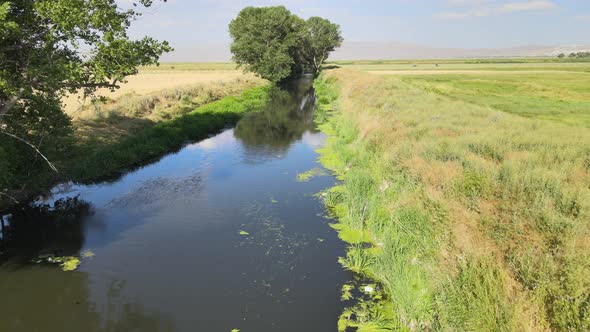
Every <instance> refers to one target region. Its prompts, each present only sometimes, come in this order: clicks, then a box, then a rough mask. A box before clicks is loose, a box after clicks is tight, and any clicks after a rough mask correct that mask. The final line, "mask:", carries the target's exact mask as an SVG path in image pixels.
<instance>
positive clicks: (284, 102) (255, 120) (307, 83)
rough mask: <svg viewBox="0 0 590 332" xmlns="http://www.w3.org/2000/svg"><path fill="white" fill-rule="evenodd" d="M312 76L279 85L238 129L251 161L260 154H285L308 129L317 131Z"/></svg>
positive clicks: (237, 133)
mask: <svg viewBox="0 0 590 332" xmlns="http://www.w3.org/2000/svg"><path fill="white" fill-rule="evenodd" d="M312 83H313V82H312V80H311V79H310V78H304V79H300V80H297V81H295V82H292V83H290V85H289V86H288V87H286V88H285V87H281V88H279V87H275V88H273V90H272V91H271V92H270V101H269V103H268V104H267V105H266V106H265V107H264V109H263V110H262V111H260V112H255V113H250V114H247V115H246V116H245V117H244V118H243V119H242V120H240V122H238V124H237V125H236V128H235V130H234V135H235V137H236V138H238V139H239V140H240V141H241V142H242V144H243V145H244V148H245V155H246V156H248V159H247V160H249V161H253V160H263V159H261V158H256V156H275V157H281V156H284V155H285V153H286V152H287V150H288V149H289V147H290V146H291V144H292V143H293V142H295V141H298V140H300V139H301V138H302V137H303V134H304V133H305V132H307V131H311V132H314V131H315V126H314V123H313V115H314V110H315V101H316V99H315V92H314V90H313V85H312Z"/></svg>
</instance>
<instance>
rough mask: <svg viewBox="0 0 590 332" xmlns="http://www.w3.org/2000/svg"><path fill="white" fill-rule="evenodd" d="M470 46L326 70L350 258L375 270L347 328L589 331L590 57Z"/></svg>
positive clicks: (326, 154)
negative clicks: (477, 50) (535, 55)
mask: <svg viewBox="0 0 590 332" xmlns="http://www.w3.org/2000/svg"><path fill="white" fill-rule="evenodd" d="M470 61H471V60H470ZM465 62H466V61H463V62H460V63H457V62H455V63H454V65H455V66H457V73H456V74H448V73H446V72H445V73H444V74H442V73H435V71H436V70H438V69H437V68H441V67H443V68H444V65H443V66H441V65H440V64H439V67H435V68H434V69H429V71H431V72H430V73H428V74H427V75H411V74H408V73H406V71H408V70H412V69H408V68H403V66H406V67H407V66H408V65H410V66H411V63H405V64H400V63H399V62H395V63H393V64H392V63H385V64H383V63H379V62H366V63H348V64H346V63H340V64H338V66H339V67H344V68H340V69H334V70H329V71H326V72H325V73H324V74H323V76H322V78H321V79H320V80H318V81H317V82H316V87H317V90H318V94H319V96H320V97H319V100H320V113H319V114H320V116H319V121H320V122H321V123H322V124H321V128H322V130H323V131H324V132H326V133H327V134H328V137H329V138H328V141H327V145H326V147H325V148H324V149H322V150H321V151H320V152H321V160H322V162H323V164H324V165H325V166H326V167H328V168H330V169H331V170H333V171H334V172H335V173H336V174H337V175H338V176H339V178H340V179H341V183H340V184H339V185H338V186H336V187H334V188H332V189H331V190H329V191H328V192H327V193H326V194H325V203H326V206H327V207H328V208H329V210H330V211H331V212H332V213H333V215H334V216H335V217H336V218H337V219H338V223H337V224H336V225H335V228H337V229H338V230H339V232H340V236H341V238H342V239H343V240H346V241H347V242H348V243H349V250H348V252H347V255H346V257H343V258H342V259H341V263H342V264H343V265H344V266H345V267H346V268H347V269H349V270H351V271H353V272H356V273H357V274H358V275H360V276H362V277H367V278H371V279H373V280H374V281H375V283H376V285H377V287H376V288H377V293H376V295H374V296H371V297H370V298H367V297H366V296H365V297H363V298H361V299H359V301H358V303H357V305H355V306H352V307H350V308H348V309H347V310H346V311H345V313H344V314H343V316H342V317H341V321H340V329H341V330H344V329H345V328H346V327H347V326H352V327H357V328H359V331H388V330H403V329H410V330H440V331H543V330H554V331H587V330H589V329H590V314H589V310H590V295H589V294H590V277H589V276H590V246H589V244H590V241H588V238H589V236H590V223H589V220H590V130H589V129H588V124H589V123H588V114H589V113H590V94H589V91H588V87H589V86H590V73H588V72H587V71H588V69H589V68H590V67H589V66H588V64H569V63H564V64H561V63H557V64H556V63H541V64H539V63H532V64H531V63H526V62H525V63H516V64H515V63H510V64H489V63H482V64H478V65H477V66H479V67H477V66H476V64H470V63H465ZM425 65H426V64H422V66H425ZM427 65H428V66H434V65H432V64H430V63H429V64H427ZM448 65H451V64H448ZM420 66H421V65H418V68H419V67H420ZM471 66H475V67H473V68H472V67H471ZM505 66H510V67H512V68H516V69H507V68H508V67H505ZM468 67H469V68H468ZM483 67H486V68H487V69H485V71H486V72H485V73H482V68H483ZM496 67H499V68H498V70H495V69H494V68H496ZM554 67H556V68H557V69H552V68H554ZM375 68H378V71H381V73H379V75H375V71H374V70H372V69H375ZM412 68H414V67H412ZM459 68H460V69H459ZM524 68H527V69H524ZM528 68H535V69H534V70H528ZM571 68H575V70H570V69H571ZM359 69H363V70H364V71H365V72H362V71H360V70H359ZM383 71H388V72H390V73H389V74H387V75H384V73H383ZM396 71H398V73H397V74H396V73H395V72H396ZM400 71H401V73H400ZM487 71H492V73H488V72H487ZM524 72H527V74H523V73H524Z"/></svg>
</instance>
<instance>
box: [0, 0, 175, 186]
mask: <svg viewBox="0 0 590 332" xmlns="http://www.w3.org/2000/svg"><path fill="white" fill-rule="evenodd" d="M163 1H165V0H163ZM152 4H153V0H138V1H136V2H134V3H133V6H130V7H132V8H133V9H121V8H120V7H118V5H117V2H116V1H115V0H8V1H6V0H0V155H2V156H3V157H4V156H9V158H10V161H11V162H10V165H9V166H6V167H7V169H2V170H0V171H2V172H3V173H4V174H3V175H2V176H0V188H4V186H8V184H9V183H8V182H9V181H8V180H7V178H10V177H11V175H10V174H11V172H10V171H11V170H12V171H14V172H16V170H17V169H22V168H26V169H28V170H29V171H30V169H31V166H34V165H35V159H36V158H37V157H36V156H35V155H36V153H35V151H32V150H31V149H30V147H28V146H26V144H23V142H28V143H30V144H32V145H35V146H37V147H39V149H40V150H42V151H43V152H45V153H50V152H51V150H56V149H57V150H59V149H63V148H64V147H63V145H62V144H61V143H63V142H62V140H63V139H64V138H66V137H67V136H68V134H69V133H70V132H71V128H70V127H71V126H70V118H69V117H68V116H67V115H66V114H64V113H63V111H62V103H61V100H62V97H63V96H64V95H65V94H67V93H75V92H78V91H80V90H82V91H83V92H84V95H85V96H88V95H92V94H93V92H94V91H95V90H96V89H98V88H110V89H116V88H117V87H118V84H119V83H120V82H124V81H125V77H127V76H129V75H133V74H136V73H137V71H138V67H139V66H142V65H151V64H156V63H157V61H158V58H159V57H160V56H161V55H162V53H164V52H167V51H170V50H171V48H170V46H169V45H168V43H167V42H160V41H157V40H155V39H153V38H150V37H145V38H143V39H140V40H132V39H131V38H130V37H129V36H128V34H127V30H128V28H129V27H130V25H131V23H132V22H133V20H135V19H136V18H137V17H138V16H140V15H141V13H140V12H139V11H138V8H141V7H149V6H151V5H152ZM10 135H13V136H16V137H18V138H21V140H20V141H19V140H15V139H14V137H13V136H10ZM0 166H2V165H0ZM39 166H40V165H39ZM33 168H34V167H33ZM22 173H26V172H21V175H22Z"/></svg>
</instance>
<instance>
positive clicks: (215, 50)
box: [162, 42, 590, 62]
mask: <svg viewBox="0 0 590 332" xmlns="http://www.w3.org/2000/svg"><path fill="white" fill-rule="evenodd" d="M173 46H174V45H173ZM174 48H175V51H174V52H172V53H169V54H166V55H164V56H163V57H162V61H163V62H212V61H220V62H221V61H229V60H230V59H231V53H230V51H229V44H225V43H209V44H200V45H197V46H194V47H181V46H174ZM584 51H590V45H573V46H544V45H533V46H522V47H513V48H472V49H470V48H436V47H429V46H423V45H415V44H407V43H397V42H344V44H343V45H342V47H341V48H340V49H338V50H336V52H334V54H332V56H331V57H330V59H331V60H387V59H446V58H476V57H527V56H557V55H558V54H559V53H565V54H569V53H571V52H584Z"/></svg>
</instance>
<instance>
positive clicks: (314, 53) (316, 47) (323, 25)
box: [300, 16, 343, 74]
mask: <svg viewBox="0 0 590 332" xmlns="http://www.w3.org/2000/svg"><path fill="white" fill-rule="evenodd" d="M342 41H343V39H342V33H341V32H340V26H339V25H338V24H335V23H332V22H330V21H329V20H327V19H325V18H321V17H316V16H314V17H310V18H309V19H308V20H307V21H306V22H305V26H304V31H303V39H302V43H301V48H300V56H301V58H302V59H301V60H302V62H303V63H304V64H305V66H306V68H307V69H308V70H311V71H313V73H314V74H318V73H319V72H320V70H321V68H322V65H323V64H324V62H325V61H326V60H327V59H328V56H330V53H331V52H333V51H334V50H335V49H336V48H338V47H340V46H341V45H342Z"/></svg>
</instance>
